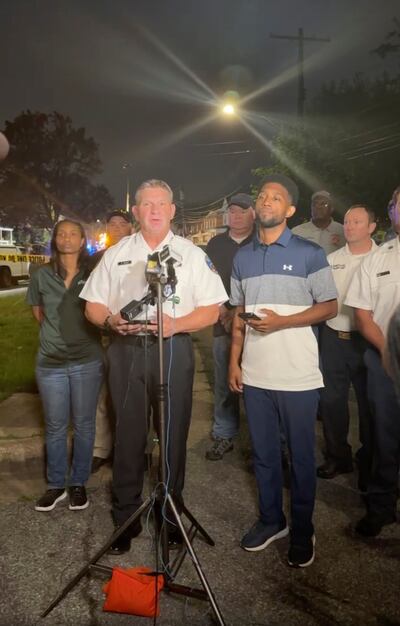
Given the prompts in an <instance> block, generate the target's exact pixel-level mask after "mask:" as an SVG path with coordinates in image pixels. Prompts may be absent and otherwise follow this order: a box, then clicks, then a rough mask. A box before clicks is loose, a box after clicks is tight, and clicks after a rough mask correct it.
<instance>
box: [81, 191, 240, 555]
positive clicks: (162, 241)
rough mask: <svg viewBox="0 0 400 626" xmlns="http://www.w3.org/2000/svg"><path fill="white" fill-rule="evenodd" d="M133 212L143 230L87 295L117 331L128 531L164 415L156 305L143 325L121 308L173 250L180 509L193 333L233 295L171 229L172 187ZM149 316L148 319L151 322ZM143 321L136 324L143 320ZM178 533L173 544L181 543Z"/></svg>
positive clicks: (141, 198)
mask: <svg viewBox="0 0 400 626" xmlns="http://www.w3.org/2000/svg"><path fill="white" fill-rule="evenodd" d="M135 199H136V205H135V206H134V207H133V214H134V216H135V218H136V220H137V221H138V223H139V225H140V232H138V233H136V234H134V235H131V236H130V237H125V238H124V239H123V240H122V241H121V242H120V243H119V244H117V245H115V246H113V247H112V248H110V249H109V250H107V251H106V252H105V254H104V256H103V258H102V259H101V261H100V263H99V264H98V266H97V267H96V269H95V270H94V271H93V273H92V274H91V276H90V278H89V280H88V282H87V283H86V285H85V288H84V289H83V290H82V292H81V297H83V298H84V299H85V300H87V304H86V315H87V317H88V319H89V320H90V321H91V322H92V323H93V324H95V325H96V326H99V327H103V328H104V327H105V328H108V329H109V330H110V331H111V332H112V340H111V345H110V348H109V350H108V360H109V369H110V376H109V382H110V390H111V396H112V400H113V405H114V410H115V413H116V437H115V448H114V464H113V484H112V491H113V517H114V522H115V524H116V525H117V526H121V525H122V524H123V523H124V522H125V521H126V520H127V519H128V518H129V517H130V516H131V515H132V514H133V513H134V512H135V511H136V510H137V509H138V508H139V506H140V505H141V503H142V497H141V494H142V488H143V474H144V459H145V446H146V439H147V422H148V417H149V415H148V413H149V412H150V409H152V412H153V418H154V419H155V422H157V416H158V402H157V400H158V398H157V391H158V370H159V366H158V345H157V321H156V311H155V307H154V306H153V307H152V306H149V307H148V309H147V312H146V311H145V312H142V314H141V315H140V316H139V317H140V319H141V320H142V321H144V322H148V321H151V323H135V320H134V321H133V323H127V322H126V321H125V320H124V319H123V318H122V317H121V314H120V310H121V308H123V307H124V306H125V305H127V304H128V303H129V302H130V301H132V300H133V299H135V300H141V299H142V298H143V297H144V296H145V294H146V293H147V292H148V284H147V281H146V277H145V268H146V264H147V259H148V255H149V254H151V253H153V252H154V251H157V250H161V249H162V248H163V246H164V245H166V244H168V245H169V247H170V249H171V250H172V251H173V252H175V253H176V254H177V255H179V256H180V257H181V258H182V261H181V264H179V265H178V266H177V267H176V277H177V286H176V292H175V295H174V296H173V297H172V298H169V299H168V300H167V301H166V302H165V303H164V305H163V334H164V338H165V345H164V356H165V359H164V360H165V380H166V381H167V382H168V390H169V396H168V401H167V410H166V435H167V442H168V446H167V461H168V476H169V478H168V485H167V488H168V491H169V492H170V493H172V495H173V496H174V500H175V503H176V504H177V506H178V508H179V507H180V504H181V503H182V502H183V501H182V490H183V484H184V475H185V459H186V441H187V436H188V430H189V424H190V416H191V408H192V385H193V375H194V358H193V349H192V340H191V336H190V333H191V332H194V331H197V330H199V329H201V328H205V327H206V326H210V325H212V324H214V323H215V322H216V321H217V319H218V313H219V305H220V304H221V303H222V302H226V300H227V299H228V295H227V293H226V291H225V289H224V287H223V284H222V280H221V278H220V277H219V275H218V274H217V272H216V271H215V268H214V267H213V266H212V264H211V262H210V261H209V259H208V257H207V256H206V255H205V254H204V252H203V251H202V250H201V249H200V248H198V247H196V246H195V245H194V244H193V243H192V242H191V241H189V240H186V239H183V238H182V237H177V236H176V235H174V234H173V232H172V231H171V230H170V222H171V220H172V219H173V217H174V214H175V205H174V204H173V198H172V191H171V188H170V187H169V186H168V185H167V183H165V182H164V181H160V180H149V181H146V182H144V183H142V184H141V185H140V187H139V188H138V190H137V192H136V197H135ZM146 315H147V318H146ZM136 319H137V318H136ZM140 532H141V523H140V520H138V521H137V522H136V523H135V524H132V525H131V526H130V527H129V528H128V529H127V531H126V532H125V533H123V534H122V535H120V537H119V538H118V539H117V540H116V541H115V542H114V544H113V545H112V547H111V549H110V552H111V553H112V554H120V553H122V552H127V551H128V550H129V549H130V544H131V538H133V537H135V536H137V535H138V534H139V533H140ZM176 535H177V533H176V532H175V536H174V533H173V531H172V529H171V533H170V541H171V543H174V542H179V539H180V537H177V536H176Z"/></svg>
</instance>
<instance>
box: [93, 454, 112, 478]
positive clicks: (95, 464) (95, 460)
mask: <svg viewBox="0 0 400 626" xmlns="http://www.w3.org/2000/svg"><path fill="white" fill-rule="evenodd" d="M107 462H108V459H102V458H101V457H100V456H94V457H93V460H92V474H95V473H96V472H98V471H99V469H100V468H101V467H102V466H103V465H105V464H106V463H107Z"/></svg>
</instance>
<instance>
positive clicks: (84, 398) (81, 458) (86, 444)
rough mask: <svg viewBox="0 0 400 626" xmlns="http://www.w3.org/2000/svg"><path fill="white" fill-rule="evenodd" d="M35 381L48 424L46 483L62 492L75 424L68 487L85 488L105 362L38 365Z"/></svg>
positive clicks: (50, 487) (89, 467) (88, 473)
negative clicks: (71, 431) (68, 449)
mask: <svg viewBox="0 0 400 626" xmlns="http://www.w3.org/2000/svg"><path fill="white" fill-rule="evenodd" d="M36 379H37V383H38V387H39V392H40V396H41V400H42V405H43V411H44V417H45V425H46V452H47V483H48V488H49V489H63V488H64V487H65V484H66V480H67V470H68V452H67V436H68V425H69V421H70V418H72V423H73V455H72V466H71V472H70V477H69V481H68V482H69V485H70V486H74V485H84V484H85V483H86V482H87V480H88V478H89V476H90V469H91V462H92V454H93V444H94V436H95V430H96V405H97V397H98V395H99V391H100V385H101V382H102V379H103V362H102V361H100V360H96V361H90V362H89V363H80V364H76V365H74V364H71V363H70V364H68V365H65V366H63V367H42V366H40V365H37V366H36Z"/></svg>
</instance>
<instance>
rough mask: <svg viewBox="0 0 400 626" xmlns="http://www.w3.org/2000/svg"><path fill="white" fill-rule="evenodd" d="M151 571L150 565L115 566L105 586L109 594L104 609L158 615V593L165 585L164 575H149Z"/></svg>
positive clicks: (133, 613) (104, 589)
mask: <svg viewBox="0 0 400 626" xmlns="http://www.w3.org/2000/svg"><path fill="white" fill-rule="evenodd" d="M151 571H152V570H150V569H149V568H148V567H133V568H131V569H123V568H121V567H114V568H113V573H112V577H111V580H109V581H108V583H106V584H105V585H104V587H103V592H104V593H105V594H107V599H106V601H105V603H104V606H103V611H114V612H116V613H129V614H130V615H141V616H142V617H154V614H155V615H156V616H157V617H158V616H159V615H160V607H159V598H158V595H159V593H160V591H161V589H162V588H163V587H164V577H163V576H162V575H161V574H160V575H158V576H155V575H154V576H153V575H152V576H149V574H150V572H151ZM156 585H157V588H156Z"/></svg>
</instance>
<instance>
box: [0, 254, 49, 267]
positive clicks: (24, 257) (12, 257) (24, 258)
mask: <svg viewBox="0 0 400 626" xmlns="http://www.w3.org/2000/svg"><path fill="white" fill-rule="evenodd" d="M49 260H50V257H49V256H46V255H44V254H0V261H8V262H9V263H38V264H39V265H43V263H47V262H48V261H49Z"/></svg>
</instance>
